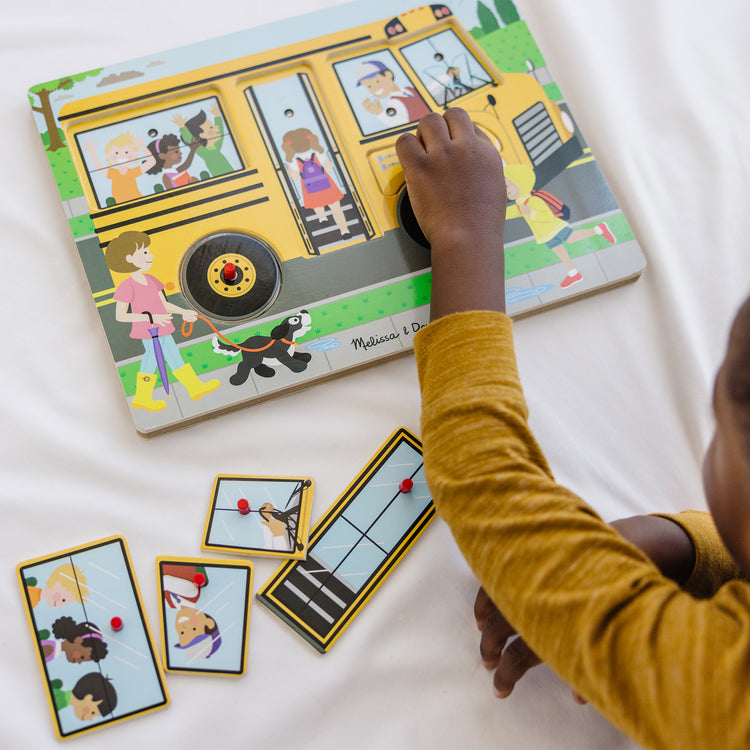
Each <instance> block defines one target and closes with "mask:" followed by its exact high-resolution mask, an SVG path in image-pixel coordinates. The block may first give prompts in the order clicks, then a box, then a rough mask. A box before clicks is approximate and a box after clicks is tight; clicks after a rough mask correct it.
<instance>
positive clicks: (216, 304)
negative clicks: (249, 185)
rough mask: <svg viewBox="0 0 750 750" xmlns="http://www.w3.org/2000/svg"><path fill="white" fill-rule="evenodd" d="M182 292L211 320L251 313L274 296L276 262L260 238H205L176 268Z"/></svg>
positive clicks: (277, 285) (243, 317) (277, 273)
mask: <svg viewBox="0 0 750 750" xmlns="http://www.w3.org/2000/svg"><path fill="white" fill-rule="evenodd" d="M180 282H181V286H182V293H183V294H184V295H185V298H186V299H187V301H188V302H189V303H190V304H191V305H193V307H195V308H196V309H197V310H198V311H199V312H202V313H204V314H205V315H208V316H209V317H211V318H214V319H216V320H227V321H237V320H247V319H250V318H255V317H257V316H258V315H260V314H261V313H262V312H263V311H264V310H266V309H267V308H268V307H269V306H270V305H271V304H272V302H273V301H274V300H275V299H276V297H277V295H278V293H279V288H280V286H281V267H280V265H279V261H278V259H277V258H276V254H275V253H274V252H273V250H272V249H271V248H270V247H269V246H268V245H267V244H266V243H265V242H263V241H262V240H260V239H258V238H257V237H253V236H251V235H248V234H241V233H239V232H222V233H219V234H213V235H210V236H209V237H204V238H203V239H202V240H200V241H199V242H197V243H196V244H195V245H193V246H192V247H191V248H190V249H189V250H188V251H187V253H185V256H184V257H183V259H182V265H181V267H180Z"/></svg>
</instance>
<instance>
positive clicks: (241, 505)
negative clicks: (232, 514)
mask: <svg viewBox="0 0 750 750" xmlns="http://www.w3.org/2000/svg"><path fill="white" fill-rule="evenodd" d="M237 510H238V511H239V512H240V513H241V514H242V515H243V516H246V515H247V514H248V513H249V512H250V503H249V502H248V501H247V500H245V498H244V497H243V498H242V499H241V500H238V501H237Z"/></svg>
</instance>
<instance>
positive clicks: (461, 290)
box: [396, 107, 506, 320]
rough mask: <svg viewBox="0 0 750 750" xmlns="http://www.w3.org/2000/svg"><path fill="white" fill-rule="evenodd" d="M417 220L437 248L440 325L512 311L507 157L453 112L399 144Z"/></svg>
mask: <svg viewBox="0 0 750 750" xmlns="http://www.w3.org/2000/svg"><path fill="white" fill-rule="evenodd" d="M396 152H397V153H398V157H399V159H400V161H401V165H402V167H403V169H404V177H405V179H406V188H407V190H408V192H409V199H410V200H411V205H412V208H413V209H414V215H415V216H416V218H417V221H418V222H419V226H420V227H421V229H422V231H423V232H424V234H425V236H426V237H427V239H428V240H429V241H430V246H431V249H432V303H431V316H432V318H433V320H434V319H435V318H438V317H441V316H442V315H447V314H448V313H450V312H459V311H461V310H504V309H505V257H504V253H503V228H504V226H505V210H506V193H505V179H504V178H503V161H502V158H501V157H500V154H499V153H498V151H497V150H496V149H495V147H494V146H493V145H492V143H491V142H490V140H489V138H487V137H486V136H485V135H484V134H483V133H482V132H481V131H480V130H478V129H477V128H476V126H475V125H474V123H473V122H472V121H471V119H470V118H469V115H468V114H467V113H466V112H465V111H464V110H462V109H459V108H457V107H451V108H450V109H448V111H447V112H446V113H445V115H443V116H442V117H441V116H440V115H438V114H436V113H431V114H429V115H426V116H425V117H423V118H422V120H421V121H420V123H419V127H418V128H417V133H416V135H415V134H413V133H404V134H403V135H402V136H400V137H399V139H398V141H397V142H396Z"/></svg>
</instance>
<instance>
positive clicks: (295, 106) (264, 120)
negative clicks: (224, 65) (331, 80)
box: [245, 73, 374, 255]
mask: <svg viewBox="0 0 750 750" xmlns="http://www.w3.org/2000/svg"><path fill="white" fill-rule="evenodd" d="M245 93H246V96H247V100H248V102H249V104H250V108H251V109H252V112H253V116H254V117H255V120H256V122H257V123H258V127H259V129H260V132H261V134H262V136H263V139H264V141H265V144H266V148H267V149H268V153H269V155H270V157H271V160H272V161H273V164H274V168H275V169H276V173H277V175H278V177H279V181H280V182H281V185H282V187H283V189H284V192H285V194H286V196H287V200H288V201H289V205H290V207H291V208H292V212H293V214H294V217H295V220H296V222H297V226H298V228H299V230H300V234H301V235H302V239H303V241H304V242H305V245H306V247H307V252H308V253H309V254H310V255H320V253H321V252H326V251H328V250H334V249H336V248H337V247H341V246H344V245H350V244H352V243H355V242H364V241H365V240H368V239H369V238H370V237H372V236H373V234H374V230H373V228H372V224H371V223H370V220H369V218H368V216H367V214H366V212H365V210H364V206H363V204H362V201H361V200H360V197H359V195H358V193H357V189H356V187H355V185H354V182H353V180H352V178H351V175H350V174H349V170H348V169H347V166H346V163H345V161H344V159H343V158H342V155H341V152H340V150H339V147H338V145H337V143H336V141H335V139H334V137H333V133H332V132H331V129H330V127H329V126H328V123H327V122H326V119H325V117H324V115H323V112H322V110H321V107H320V104H319V102H318V100H317V97H316V96H315V92H314V90H313V88H312V86H311V84H310V79H309V77H308V76H307V74H305V73H297V74H295V75H292V76H289V77H287V78H280V79H276V80H273V81H269V82H268V83H262V84H258V85H255V86H250V87H248V88H247V89H246V90H245Z"/></svg>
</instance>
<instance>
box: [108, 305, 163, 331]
mask: <svg viewBox="0 0 750 750" xmlns="http://www.w3.org/2000/svg"><path fill="white" fill-rule="evenodd" d="M115 320H116V321H117V322H118V323H156V325H158V326H165V325H167V323H169V321H170V320H172V316H171V315H169V314H168V313H154V314H153V315H151V317H149V316H148V315H146V313H134V312H130V305H129V303H127V302H119V301H118V302H117V304H116V305H115Z"/></svg>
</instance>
